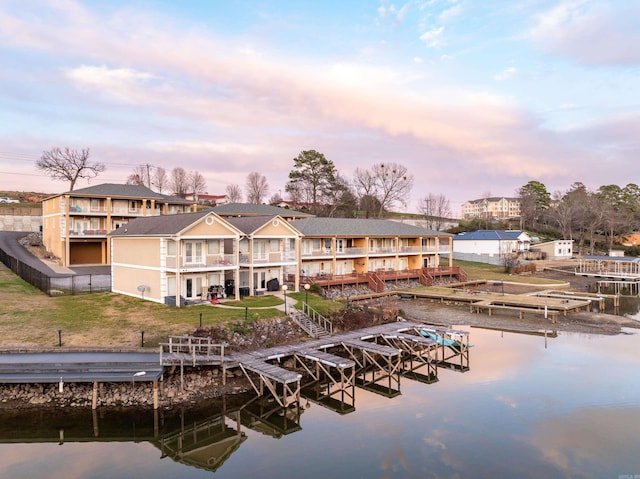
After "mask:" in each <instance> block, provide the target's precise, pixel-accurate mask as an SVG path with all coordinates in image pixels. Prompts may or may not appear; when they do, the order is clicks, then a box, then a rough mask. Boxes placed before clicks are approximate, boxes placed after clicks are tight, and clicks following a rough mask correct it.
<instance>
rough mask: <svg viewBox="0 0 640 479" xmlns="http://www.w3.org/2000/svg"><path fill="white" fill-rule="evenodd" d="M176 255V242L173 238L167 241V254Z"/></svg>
mask: <svg viewBox="0 0 640 479" xmlns="http://www.w3.org/2000/svg"><path fill="white" fill-rule="evenodd" d="M175 255H176V242H175V241H173V240H168V241H167V256H175Z"/></svg>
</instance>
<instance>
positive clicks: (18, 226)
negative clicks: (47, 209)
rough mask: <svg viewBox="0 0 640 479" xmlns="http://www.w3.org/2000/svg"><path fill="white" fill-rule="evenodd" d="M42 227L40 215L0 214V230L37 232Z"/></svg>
mask: <svg viewBox="0 0 640 479" xmlns="http://www.w3.org/2000/svg"><path fill="white" fill-rule="evenodd" d="M41 227H42V216H30V215H16V216H13V215H0V231H29V232H39V231H40V229H41Z"/></svg>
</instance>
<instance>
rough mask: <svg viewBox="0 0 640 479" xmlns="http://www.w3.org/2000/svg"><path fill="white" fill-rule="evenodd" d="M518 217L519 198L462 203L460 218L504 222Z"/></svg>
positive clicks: (500, 198)
mask: <svg viewBox="0 0 640 479" xmlns="http://www.w3.org/2000/svg"><path fill="white" fill-rule="evenodd" d="M519 217H520V198H507V197H504V196H502V197H491V198H480V199H478V200H471V201H465V202H464V203H462V218H463V219H465V220H470V219H473V218H483V219H496V220H506V219H510V218H519Z"/></svg>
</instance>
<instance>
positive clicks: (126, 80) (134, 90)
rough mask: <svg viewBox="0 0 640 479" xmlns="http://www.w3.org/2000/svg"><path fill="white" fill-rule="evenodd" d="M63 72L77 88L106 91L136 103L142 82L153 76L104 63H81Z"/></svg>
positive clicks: (139, 95)
mask: <svg viewBox="0 0 640 479" xmlns="http://www.w3.org/2000/svg"><path fill="white" fill-rule="evenodd" d="M64 74H65V75H66V76H67V77H68V78H69V79H70V80H71V81H72V82H73V83H74V84H75V85H76V87H77V88H80V89H83V90H96V91H100V92H103V93H108V94H110V95H113V96H115V97H118V98H120V99H123V100H125V101H128V102H131V103H137V102H138V101H137V99H139V98H140V97H141V96H142V95H141V91H140V87H141V86H142V84H144V83H146V82H148V81H149V80H152V79H154V78H155V76H154V75H152V74H151V73H144V72H138V71H136V70H134V69H132V68H108V67H106V66H104V65H102V66H92V65H81V66H79V67H77V68H71V69H66V70H64Z"/></svg>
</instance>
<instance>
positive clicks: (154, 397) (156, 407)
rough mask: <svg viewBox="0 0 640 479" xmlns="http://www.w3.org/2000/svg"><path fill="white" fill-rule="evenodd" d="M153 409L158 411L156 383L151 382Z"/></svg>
mask: <svg viewBox="0 0 640 479" xmlns="http://www.w3.org/2000/svg"><path fill="white" fill-rule="evenodd" d="M153 409H155V410H157V409H158V381H157V380H155V381H153Z"/></svg>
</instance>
